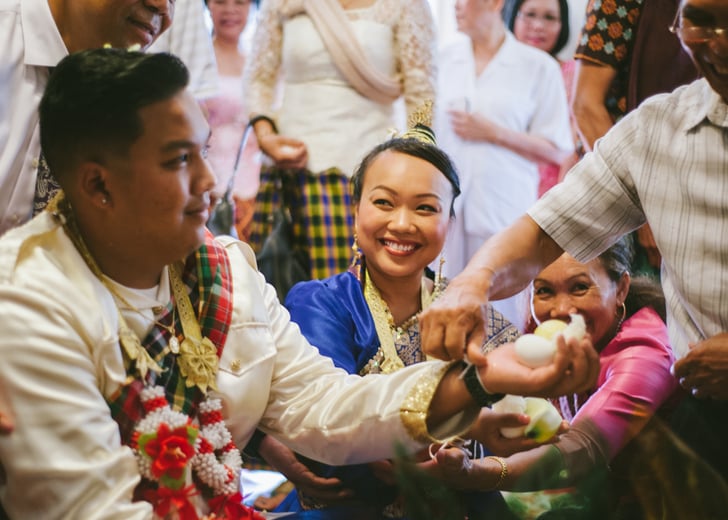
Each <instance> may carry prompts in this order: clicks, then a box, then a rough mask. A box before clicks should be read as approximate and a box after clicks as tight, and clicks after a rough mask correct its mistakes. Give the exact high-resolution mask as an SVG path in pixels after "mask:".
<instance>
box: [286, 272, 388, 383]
mask: <svg viewBox="0 0 728 520" xmlns="http://www.w3.org/2000/svg"><path fill="white" fill-rule="evenodd" d="M285 306H286V307H287V308H288V311H289V312H290V313H291V320H293V321H294V322H295V323H297V324H298V326H299V327H300V328H301V332H302V333H303V335H304V336H306V339H308V341H309V343H311V344H312V345H313V346H315V347H317V348H318V349H319V351H320V352H321V354H323V355H324V356H328V357H330V358H331V359H333V361H334V364H335V365H336V366H337V367H340V368H343V369H344V370H346V371H347V372H349V373H350V374H358V373H359V371H360V370H361V369H362V368H363V367H364V365H366V363H367V361H369V360H370V359H371V358H372V357H373V356H374V354H376V352H377V349H379V338H378V337H377V330H376V328H375V326H374V319H373V318H372V314H371V312H370V311H369V307H368V306H367V302H366V300H365V299H364V293H363V291H362V288H361V283H360V282H359V280H358V279H357V278H356V276H354V275H353V274H352V273H349V272H346V273H341V274H337V275H335V276H332V277H330V278H327V279H325V280H311V281H308V282H302V283H299V284H296V285H294V286H293V288H292V289H291V290H290V292H289V293H288V296H287V297H286V302H285Z"/></svg>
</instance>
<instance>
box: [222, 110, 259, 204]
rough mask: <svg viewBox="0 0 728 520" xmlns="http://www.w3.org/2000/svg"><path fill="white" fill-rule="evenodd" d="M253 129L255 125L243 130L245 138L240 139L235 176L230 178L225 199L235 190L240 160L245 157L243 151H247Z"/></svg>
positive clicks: (249, 125)
mask: <svg viewBox="0 0 728 520" xmlns="http://www.w3.org/2000/svg"><path fill="white" fill-rule="evenodd" d="M252 129H253V125H251V124H250V123H248V124H247V125H245V130H243V136H242V137H241V138H240V143H239V144H238V152H237V153H236V154H235V164H233V174H232V176H231V177H230V180H229V181H228V184H227V188H225V198H227V197H228V196H229V195H230V192H232V190H233V183H234V182H235V176H236V175H237V173H238V168H239V167H240V158H241V157H242V156H243V150H244V149H245V145H247V144H248V139H249V138H250V132H251V131H252Z"/></svg>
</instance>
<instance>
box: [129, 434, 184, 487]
mask: <svg viewBox="0 0 728 520" xmlns="http://www.w3.org/2000/svg"><path fill="white" fill-rule="evenodd" d="M197 433H198V430H197V428H194V427H192V426H188V425H185V426H181V427H179V428H175V429H174V430H170V429H169V426H167V424H166V423H162V424H160V425H159V429H158V430H157V431H156V433H145V434H143V435H141V436H140V437H139V449H140V451H141V452H142V453H144V454H145V455H147V456H148V457H149V458H150V459H152V467H151V471H152V475H154V476H155V477H156V478H158V479H159V481H160V484H162V485H163V486H167V487H170V488H172V489H179V488H180V487H182V485H183V484H184V474H185V468H186V467H187V463H188V462H189V460H190V459H191V458H192V456H193V455H194V454H195V439H196V438H197Z"/></svg>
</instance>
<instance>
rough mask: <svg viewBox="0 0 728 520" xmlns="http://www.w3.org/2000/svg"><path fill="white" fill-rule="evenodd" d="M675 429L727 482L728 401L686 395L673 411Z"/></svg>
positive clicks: (673, 426) (673, 427)
mask: <svg viewBox="0 0 728 520" xmlns="http://www.w3.org/2000/svg"><path fill="white" fill-rule="evenodd" d="M672 429H673V431H674V432H675V433H676V434H677V435H678V437H680V439H681V440H682V441H683V442H684V443H685V444H687V445H688V447H690V448H691V449H692V450H693V451H694V452H695V453H696V454H697V455H698V456H699V457H700V458H701V459H702V460H703V461H704V462H705V463H707V464H708V465H709V466H711V467H712V468H713V469H714V470H715V471H716V472H718V473H719V474H720V475H722V476H723V479H724V480H725V481H726V482H727V483H728V401H713V400H711V399H695V398H694V397H693V396H691V395H686V396H685V398H684V399H683V400H682V402H681V403H680V404H679V405H678V407H677V409H676V410H675V411H674V413H673V415H672Z"/></svg>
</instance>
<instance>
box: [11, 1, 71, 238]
mask: <svg viewBox="0 0 728 520" xmlns="http://www.w3.org/2000/svg"><path fill="white" fill-rule="evenodd" d="M67 54H68V51H67V50H66V46H65V44H64V43H63V40H62V39H61V35H60V33H59V32H58V29H57V28H56V24H55V22H54V21H53V17H52V15H51V11H50V8H49V7H48V2H47V1H46V0H0V92H3V95H2V96H0V143H2V144H0V234H2V233H4V232H5V231H7V230H8V229H10V228H11V227H15V226H17V225H19V224H22V223H23V222H25V221H26V220H28V219H29V218H30V215H31V211H32V204H33V195H34V192H35V177H36V172H37V169H38V156H39V154H40V135H39V131H38V104H39V103H40V99H41V97H42V95H43V90H44V88H45V86H46V83H47V82H48V76H49V70H48V68H49V67H53V66H55V65H56V63H58V62H59V61H60V60H61V59H62V58H63V57H64V56H66V55H67Z"/></svg>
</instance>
